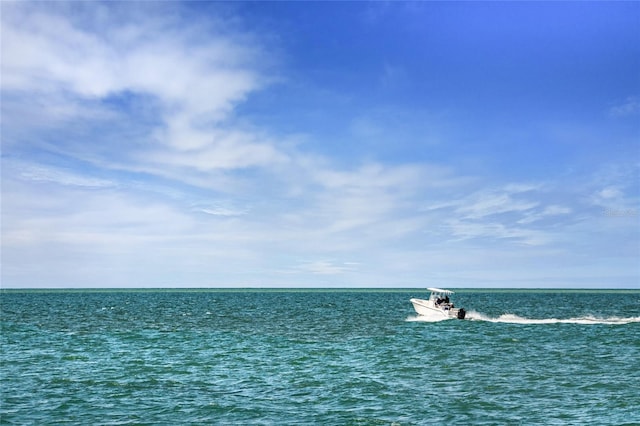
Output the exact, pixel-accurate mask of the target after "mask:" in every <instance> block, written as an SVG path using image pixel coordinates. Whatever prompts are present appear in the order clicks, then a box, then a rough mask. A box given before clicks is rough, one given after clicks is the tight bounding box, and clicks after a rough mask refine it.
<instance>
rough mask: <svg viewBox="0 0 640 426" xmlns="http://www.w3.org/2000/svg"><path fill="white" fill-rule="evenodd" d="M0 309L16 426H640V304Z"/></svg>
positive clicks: (153, 296)
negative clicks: (418, 309) (432, 312)
mask: <svg viewBox="0 0 640 426" xmlns="http://www.w3.org/2000/svg"><path fill="white" fill-rule="evenodd" d="M0 297H1V304H0V306H1V324H2V330H1V335H0V345H1V359H0V360H1V377H0V379H1V383H0V392H1V400H0V423H2V424H16V425H18V424H19V425H29V424H37V425H45V424H46V425H55V424H78V425H116V424H118V425H127V424H136V425H176V424H223V425H235V424H238V425H251V424H265V425H270V424H274V425H281V424H300V425H306V424H334V425H349V424H353V425H385V424H386V425H391V424H394V425H423V424H474V425H477V424H491V425H494V424H523V425H534V424H540V425H553V424H558V425H560V424H562V425H564V424H594V425H604V424H609V425H632V424H635V425H638V424H640V291H634V290H632V291H481V290H460V291H458V292H456V294H455V295H454V296H453V298H452V299H453V301H454V302H455V303H456V306H460V307H464V308H465V309H466V310H467V312H468V316H467V318H468V320H464V321H460V320H445V321H433V320H430V319H429V318H424V317H418V316H417V315H416V314H415V312H414V311H413V308H412V306H411V304H410V303H409V298H411V297H426V294H425V293H424V292H422V291H420V290H341V291H338V290H335V291H334V290H287V291H275V290H243V291H229V290H227V291H222V290H190V291H175V290H174V291H167V290H145V291H114V290H111V291H8V290H3V291H2V292H1V293H0Z"/></svg>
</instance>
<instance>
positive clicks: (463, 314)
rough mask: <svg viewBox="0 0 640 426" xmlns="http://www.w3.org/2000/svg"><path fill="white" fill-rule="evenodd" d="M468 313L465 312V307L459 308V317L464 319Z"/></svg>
mask: <svg viewBox="0 0 640 426" xmlns="http://www.w3.org/2000/svg"><path fill="white" fill-rule="evenodd" d="M466 315H467V313H466V312H465V310H464V309H462V308H460V309H458V319H464V317H465V316H466Z"/></svg>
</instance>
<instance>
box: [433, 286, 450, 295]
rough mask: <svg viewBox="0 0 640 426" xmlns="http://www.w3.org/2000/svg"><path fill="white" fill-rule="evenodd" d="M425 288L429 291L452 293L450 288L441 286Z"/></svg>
mask: <svg viewBox="0 0 640 426" xmlns="http://www.w3.org/2000/svg"><path fill="white" fill-rule="evenodd" d="M427 290H429V291H430V292H431V293H442V294H453V292H452V291H451V290H443V289H441V288H435V287H429V288H428V289H427Z"/></svg>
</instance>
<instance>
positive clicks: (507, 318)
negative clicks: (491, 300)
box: [407, 311, 640, 325]
mask: <svg viewBox="0 0 640 426" xmlns="http://www.w3.org/2000/svg"><path fill="white" fill-rule="evenodd" d="M448 319H450V318H444V317H442V315H433V316H430V315H413V316H409V317H407V321H408V322H440V321H446V320H448ZM465 320H470V321H486V322H495V323H505V324H610V325H620V324H630V323H634V322H637V323H640V317H628V318H620V317H608V318H602V317H595V316H584V317H577V318H566V319H560V318H542V319H531V318H523V317H520V316H518V315H514V314H502V315H500V316H499V317H497V318H492V317H489V316H487V315H484V314H481V313H480V312H476V311H469V312H467V316H466V318H465Z"/></svg>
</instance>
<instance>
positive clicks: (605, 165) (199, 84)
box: [0, 2, 640, 288]
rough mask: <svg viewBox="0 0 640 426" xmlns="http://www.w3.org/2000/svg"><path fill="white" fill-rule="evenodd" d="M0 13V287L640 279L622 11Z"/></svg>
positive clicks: (636, 111)
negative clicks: (0, 249)
mask: <svg viewBox="0 0 640 426" xmlns="http://www.w3.org/2000/svg"><path fill="white" fill-rule="evenodd" d="M0 6H1V8H2V29H1V31H2V33H1V35H2V287H425V286H431V285H438V286H443V287H579V288H595V287H598V288H639V287H640V266H638V265H639V262H638V260H639V258H640V202H639V201H640V31H639V30H638V28H640V3H637V2H567V3H564V2H530V3H529V2H509V3H506V2H505V3H503V2H495V3H494V2H470V3H466V2H371V3H368V2H344V3H343V2H322V3H320V2H318V3H316V2H256V3H253V2H238V3H235V2H231V3H219V2H211V3H208V2H187V3H178V2H175V3H174V2H143V3H133V2H114V3H96V2H91V3H80V2H70V3H65V2H2V3H1V4H0Z"/></svg>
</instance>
